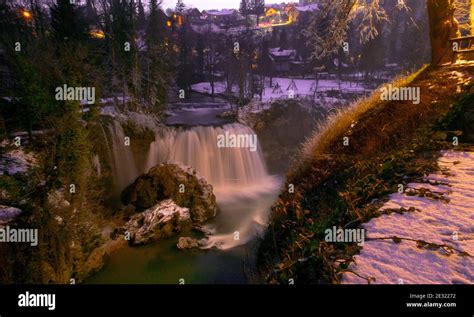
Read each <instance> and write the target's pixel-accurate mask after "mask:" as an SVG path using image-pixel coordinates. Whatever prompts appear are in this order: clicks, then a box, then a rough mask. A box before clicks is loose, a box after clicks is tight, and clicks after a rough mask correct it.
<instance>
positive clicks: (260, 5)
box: [250, 0, 265, 25]
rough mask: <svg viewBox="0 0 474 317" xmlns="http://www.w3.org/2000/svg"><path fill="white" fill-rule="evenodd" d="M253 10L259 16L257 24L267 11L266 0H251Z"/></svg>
mask: <svg viewBox="0 0 474 317" xmlns="http://www.w3.org/2000/svg"><path fill="white" fill-rule="evenodd" d="M250 8H251V12H252V13H253V14H255V15H256V16H257V25H259V22H260V17H261V16H262V15H263V14H264V13H265V0H250Z"/></svg>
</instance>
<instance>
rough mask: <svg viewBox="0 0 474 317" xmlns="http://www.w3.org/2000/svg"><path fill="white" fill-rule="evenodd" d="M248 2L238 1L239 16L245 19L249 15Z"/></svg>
mask: <svg viewBox="0 0 474 317" xmlns="http://www.w3.org/2000/svg"><path fill="white" fill-rule="evenodd" d="M248 1H249V0H241V1H240V8H239V11H240V14H242V15H243V16H244V17H245V18H247V16H248V15H249V9H250V8H249V2H248Z"/></svg>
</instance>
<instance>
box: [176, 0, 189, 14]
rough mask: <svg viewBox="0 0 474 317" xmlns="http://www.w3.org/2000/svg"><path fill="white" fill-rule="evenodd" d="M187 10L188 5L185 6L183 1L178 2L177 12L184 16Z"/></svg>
mask: <svg viewBox="0 0 474 317" xmlns="http://www.w3.org/2000/svg"><path fill="white" fill-rule="evenodd" d="M185 9H186V5H185V4H184V2H183V0H178V2H176V8H175V12H176V13H178V14H181V15H183V13H184V10H185Z"/></svg>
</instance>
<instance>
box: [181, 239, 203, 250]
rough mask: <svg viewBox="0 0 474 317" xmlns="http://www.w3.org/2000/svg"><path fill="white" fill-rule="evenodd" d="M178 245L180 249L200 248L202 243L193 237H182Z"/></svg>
mask: <svg viewBox="0 0 474 317" xmlns="http://www.w3.org/2000/svg"><path fill="white" fill-rule="evenodd" d="M176 246H177V247H178V249H180V250H188V249H198V248H200V247H201V243H200V242H199V240H197V239H194V238H191V237H180V238H179V240H178V243H177V244H176Z"/></svg>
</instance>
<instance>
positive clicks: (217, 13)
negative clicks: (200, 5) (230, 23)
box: [206, 9, 235, 16]
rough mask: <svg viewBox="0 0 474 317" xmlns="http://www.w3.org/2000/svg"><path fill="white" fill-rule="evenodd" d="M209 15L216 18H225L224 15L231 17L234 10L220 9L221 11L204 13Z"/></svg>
mask: <svg viewBox="0 0 474 317" xmlns="http://www.w3.org/2000/svg"><path fill="white" fill-rule="evenodd" d="M206 13H207V14H209V15H217V16H225V15H232V14H234V13H235V10H234V9H222V10H220V11H219V10H208V11H206Z"/></svg>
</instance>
